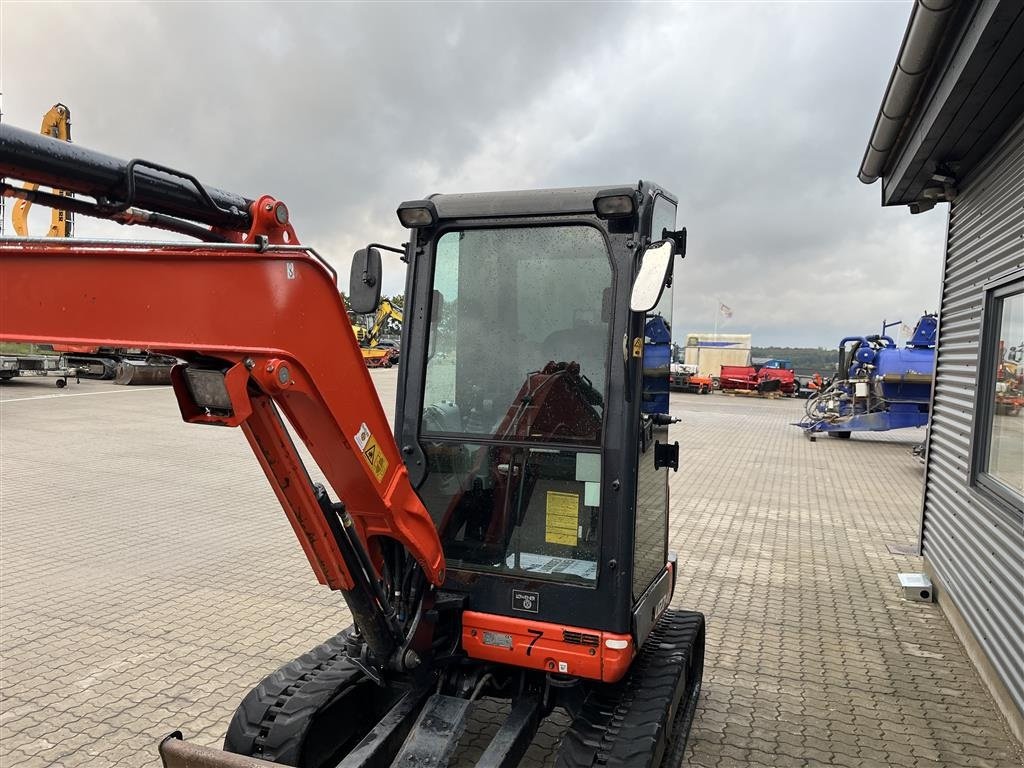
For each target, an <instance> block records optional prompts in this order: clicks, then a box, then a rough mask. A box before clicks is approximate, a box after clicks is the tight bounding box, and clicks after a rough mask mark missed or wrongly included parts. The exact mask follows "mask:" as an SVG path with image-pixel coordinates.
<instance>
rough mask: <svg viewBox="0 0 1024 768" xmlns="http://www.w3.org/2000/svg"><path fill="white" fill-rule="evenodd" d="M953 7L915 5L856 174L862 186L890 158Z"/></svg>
mask: <svg viewBox="0 0 1024 768" xmlns="http://www.w3.org/2000/svg"><path fill="white" fill-rule="evenodd" d="M956 4H957V0H917V1H916V2H915V3H914V8H913V10H912V11H911V12H910V21H909V22H907V31H906V33H905V34H904V36H903V44H902V45H901V46H900V52H899V55H898V56H897V57H896V65H895V66H894V67H893V70H892V75H891V76H890V77H889V85H888V86H887V87H886V89H885V96H883V97H882V106H881V107H880V108H879V110H878V117H876V118H875V127H874V129H873V130H872V132H871V140H870V141H869V142H868V146H867V149H866V150H865V151H864V159H863V160H862V161H861V165H860V173H858V174H857V178H859V179H860V180H861V181H862V182H863V183H865V184H873V183H874V182H875V181H877V180H878V179H879V177H881V176H882V174H883V173H884V172H885V169H886V166H887V164H888V161H889V155H890V154H891V153H892V150H893V149H894V148H895V146H896V142H897V140H898V139H899V137H900V135H901V134H902V133H903V128H904V126H905V125H906V123H907V120H908V118H909V117H910V114H911V111H912V110H913V108H914V104H915V103H916V102H917V99H918V96H919V95H920V93H921V88H922V86H923V85H924V82H925V79H926V75H927V74H928V70H929V68H930V67H931V65H932V62H933V60H934V59H935V52H936V50H938V47H939V41H940V40H941V39H942V34H943V32H945V30H946V25H947V24H948V22H949V19H950V18H951V17H952V15H953V9H954V6H955V5H956Z"/></svg>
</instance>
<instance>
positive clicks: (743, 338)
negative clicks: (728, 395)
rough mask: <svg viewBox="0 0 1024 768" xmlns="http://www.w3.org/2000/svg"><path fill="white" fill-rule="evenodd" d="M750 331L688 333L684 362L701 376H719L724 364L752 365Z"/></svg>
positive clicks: (684, 347) (684, 348)
mask: <svg viewBox="0 0 1024 768" xmlns="http://www.w3.org/2000/svg"><path fill="white" fill-rule="evenodd" d="M750 341H751V336H750V334H749V333H711V332H708V333H688V334H686V343H685V345H684V346H683V350H684V358H683V360H682V362H683V363H686V364H687V365H695V366H697V373H698V374H699V375H701V376H718V374H719V373H721V372H722V366H723V365H750Z"/></svg>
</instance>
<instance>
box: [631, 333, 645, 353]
mask: <svg viewBox="0 0 1024 768" xmlns="http://www.w3.org/2000/svg"><path fill="white" fill-rule="evenodd" d="M643 355H644V342H643V339H641V338H640V337H639V336H637V337H636V338H634V339H633V357H643Z"/></svg>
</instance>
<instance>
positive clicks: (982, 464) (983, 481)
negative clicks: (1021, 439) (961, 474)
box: [970, 269, 1024, 517]
mask: <svg viewBox="0 0 1024 768" xmlns="http://www.w3.org/2000/svg"><path fill="white" fill-rule="evenodd" d="M982 290H983V301H982V310H981V318H980V320H979V323H980V334H979V343H978V358H977V366H978V367H977V372H978V375H977V387H976V390H975V397H974V423H973V424H972V428H971V433H972V443H973V446H972V447H973V450H972V455H971V475H970V481H971V483H970V484H971V485H972V486H973V487H974V488H975V490H977V491H978V492H980V493H981V494H982V495H984V496H985V497H986V498H988V499H989V500H990V501H992V502H994V503H996V504H998V505H999V506H1001V507H1005V508H1008V509H1009V510H1010V511H1012V512H1014V513H1015V514H1016V515H1017V516H1018V517H1024V493H1021V492H1020V491H1017V490H1016V489H1015V488H1012V487H1011V486H1009V485H1007V484H1006V483H1005V482H1003V481H1001V480H1000V479H999V478H998V477H997V476H995V475H993V474H992V473H991V472H989V471H988V462H989V458H990V457H991V452H992V427H993V423H994V422H993V419H994V417H995V401H994V399H993V397H992V393H993V392H994V389H995V383H996V382H995V377H996V371H995V356H996V354H997V350H998V343H999V335H1000V330H1001V325H1002V318H1003V312H1002V302H1003V301H1005V299H1007V298H1009V297H1011V296H1024V271H1021V270H1019V269H1016V270H1013V271H1012V272H1009V273H1006V274H1003V275H1000V276H999V277H996V278H994V279H992V280H990V281H989V282H988V283H986V284H985V285H984V287H983V289H982ZM1021 418H1024V416H1022V417H1021Z"/></svg>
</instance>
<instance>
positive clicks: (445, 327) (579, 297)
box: [422, 225, 612, 445]
mask: <svg viewBox="0 0 1024 768" xmlns="http://www.w3.org/2000/svg"><path fill="white" fill-rule="evenodd" d="M433 285H434V292H435V293H434V302H433V306H432V308H431V347H430V356H429V360H428V362H427V369H426V380H425V383H424V398H423V418H422V432H423V433H424V434H446V435H459V436H474V437H483V438H492V439H497V440H502V441H517V442H518V441H543V442H563V443H571V444H581V445H597V444H599V442H600V437H601V424H602V419H603V411H604V398H605V378H606V369H607V357H608V349H609V339H608V337H609V329H608V319H609V311H608V309H607V308H608V307H610V306H611V285H612V270H611V263H610V260H609V254H608V247H607V245H606V243H605V240H604V237H603V235H602V234H601V233H600V232H599V231H598V230H597V229H595V228H593V227H588V226H582V225H578V226H559V227H520V228H505V229H476V230H474V229H470V230H464V231H454V232H448V233H445V234H444V235H442V236H441V237H440V239H439V240H438V242H437V246H436V250H435V261H434V283H433Z"/></svg>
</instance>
